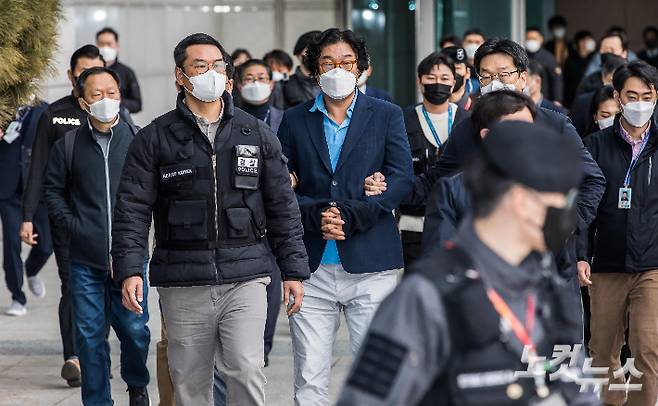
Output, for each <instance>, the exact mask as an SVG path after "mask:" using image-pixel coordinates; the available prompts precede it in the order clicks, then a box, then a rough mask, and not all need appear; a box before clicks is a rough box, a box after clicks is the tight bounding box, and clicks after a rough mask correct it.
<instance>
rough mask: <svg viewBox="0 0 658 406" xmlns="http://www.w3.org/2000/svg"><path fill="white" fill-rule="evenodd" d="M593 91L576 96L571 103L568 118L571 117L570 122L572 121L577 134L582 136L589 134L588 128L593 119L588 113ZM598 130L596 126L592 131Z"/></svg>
mask: <svg viewBox="0 0 658 406" xmlns="http://www.w3.org/2000/svg"><path fill="white" fill-rule="evenodd" d="M594 93H596V92H587V93H583V94H581V95H578V96H576V98H575V99H574V101H573V104H572V105H571V113H570V114H569V118H571V122H572V123H573V126H574V127H576V131H578V134H580V136H581V137H583V138H585V137H586V136H587V135H589V130H590V127H591V126H592V123H593V120H594V119H593V118H592V117H591V116H590V114H589V110H590V108H591V106H592V99H593V98H594ZM598 130H599V128H598V127H596V128H595V129H594V131H598Z"/></svg>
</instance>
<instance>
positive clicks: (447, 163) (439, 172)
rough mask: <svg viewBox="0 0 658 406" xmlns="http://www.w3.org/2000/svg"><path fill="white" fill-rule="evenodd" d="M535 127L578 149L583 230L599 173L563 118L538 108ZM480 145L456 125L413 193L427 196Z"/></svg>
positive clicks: (599, 185)
mask: <svg viewBox="0 0 658 406" xmlns="http://www.w3.org/2000/svg"><path fill="white" fill-rule="evenodd" d="M535 123H536V124H542V125H544V126H546V127H549V128H552V129H555V130H556V131H558V132H559V133H560V135H562V136H564V137H571V138H572V139H573V140H576V141H577V142H578V143H579V144H580V145H581V156H582V158H583V163H584V171H585V178H584V180H583V183H582V184H581V186H580V189H579V192H580V194H579V198H578V214H579V217H580V220H581V222H580V223H579V229H583V228H586V227H587V226H588V225H589V223H591V222H592V220H593V219H594V217H595V216H596V209H597V207H598V205H599V202H600V201H601V197H602V196H603V192H604V191H605V177H604V176H603V172H601V168H599V166H598V165H597V164H596V162H594V160H593V159H592V156H591V155H590V154H589V152H588V151H587V149H586V148H585V146H584V145H583V143H582V141H581V139H580V136H579V135H578V133H577V132H576V129H575V128H574V127H573V125H571V122H570V121H569V118H568V117H567V116H565V115H563V114H560V113H556V112H554V111H550V110H546V109H544V108H541V107H540V108H538V109H537V116H536V117H535ZM481 141H482V139H481V138H480V135H479V134H475V131H474V130H473V127H472V121H471V119H470V118H468V119H466V120H464V121H462V122H461V123H459V124H458V125H457V126H456V127H455V129H454V130H453V131H452V135H451V136H450V140H449V141H448V144H447V145H446V147H445V150H444V151H443V154H442V155H441V158H439V160H438V161H437V163H436V165H434V167H432V169H431V170H430V171H429V172H428V173H427V174H426V175H425V176H419V177H417V179H416V183H415V185H414V192H413V193H414V194H419V193H423V194H424V195H425V196H429V194H430V192H431V189H432V187H433V186H434V185H435V184H436V181H437V180H438V179H439V178H441V177H443V176H446V175H449V174H451V173H453V172H456V171H458V170H459V169H460V168H461V166H462V164H463V163H464V160H465V159H466V158H467V157H468V156H469V155H470V154H471V153H472V152H473V151H474V150H476V149H477V148H480V142H481Z"/></svg>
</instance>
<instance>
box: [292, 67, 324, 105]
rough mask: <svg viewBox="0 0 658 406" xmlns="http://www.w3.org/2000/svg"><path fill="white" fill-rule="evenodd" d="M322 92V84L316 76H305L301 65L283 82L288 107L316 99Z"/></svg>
mask: <svg viewBox="0 0 658 406" xmlns="http://www.w3.org/2000/svg"><path fill="white" fill-rule="evenodd" d="M320 92H321V90H320V85H318V82H317V81H316V80H315V78H312V77H310V76H305V75H304V74H303V73H302V71H301V69H299V67H297V70H296V71H295V73H294V74H293V75H291V76H290V79H288V81H287V82H285V83H284V84H283V99H284V102H285V104H286V108H290V107H294V106H296V105H298V104H301V103H304V102H307V101H309V100H312V99H315V98H316V97H317V95H319V94H320Z"/></svg>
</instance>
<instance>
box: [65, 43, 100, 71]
mask: <svg viewBox="0 0 658 406" xmlns="http://www.w3.org/2000/svg"><path fill="white" fill-rule="evenodd" d="M80 58H89V59H96V58H98V59H100V60H101V61H103V66H104V65H105V59H103V57H102V56H101V53H100V51H99V50H98V48H97V47H96V45H91V44H87V45H83V46H81V47H80V48H78V49H76V50H75V52H73V55H71V62H70V63H71V74H73V71H74V70H75V67H76V65H77V64H78V60H79V59H80Z"/></svg>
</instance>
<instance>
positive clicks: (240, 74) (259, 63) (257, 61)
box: [238, 59, 272, 81]
mask: <svg viewBox="0 0 658 406" xmlns="http://www.w3.org/2000/svg"><path fill="white" fill-rule="evenodd" d="M251 66H262V67H264V68H265V70H267V77H268V78H269V79H270V80H272V68H270V66H269V65H268V64H266V63H265V62H264V61H262V60H260V59H250V60H248V61H247V62H245V63H243V64H242V65H240V66H238V79H240V81H242V79H243V76H244V72H245V71H246V70H247V68H249V67H251Z"/></svg>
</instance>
